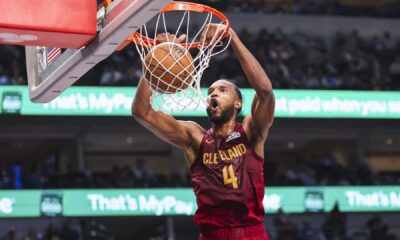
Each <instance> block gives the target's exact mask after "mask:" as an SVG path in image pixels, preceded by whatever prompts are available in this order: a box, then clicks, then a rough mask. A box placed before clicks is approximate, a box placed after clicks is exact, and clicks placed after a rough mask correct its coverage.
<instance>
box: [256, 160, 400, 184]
mask: <svg viewBox="0 0 400 240" xmlns="http://www.w3.org/2000/svg"><path fill="white" fill-rule="evenodd" d="M348 163H349V164H348V165H347V166H344V165H343V164H340V163H339V162H338V161H337V160H335V159H334V158H333V157H331V156H329V155H325V156H313V157H312V158H311V159H307V160H304V159H301V158H293V159H291V160H289V161H288V162H287V163H286V165H285V167H283V169H282V166H278V164H277V162H276V161H268V159H267V160H266V161H265V164H264V171H265V174H264V178H265V179H264V182H265V185H267V186H360V185H361V186H364V185H399V184H400V175H399V172H373V171H372V170H371V169H370V167H369V166H368V165H367V164H366V163H360V162H359V161H358V160H357V159H353V158H350V159H349V160H348ZM280 169H281V170H280Z"/></svg>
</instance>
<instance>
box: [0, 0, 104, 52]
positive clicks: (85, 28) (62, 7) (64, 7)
mask: <svg viewBox="0 0 400 240" xmlns="http://www.w3.org/2000/svg"><path fill="white" fill-rule="evenodd" d="M0 9H2V12H1V14H0V43H3V44H18V45H30V46H50V47H61V48H80V47H82V46H84V45H86V44H87V43H88V42H90V41H91V40H92V39H93V38H94V37H95V36H96V12H97V1H96V0H79V1H77V0H8V1H7V0H1V1H0Z"/></svg>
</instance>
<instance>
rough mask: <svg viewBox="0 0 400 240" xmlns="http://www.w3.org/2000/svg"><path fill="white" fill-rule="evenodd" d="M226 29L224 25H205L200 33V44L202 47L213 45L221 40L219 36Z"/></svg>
mask: <svg viewBox="0 0 400 240" xmlns="http://www.w3.org/2000/svg"><path fill="white" fill-rule="evenodd" d="M227 27H228V26H227V25H225V24H216V23H210V24H207V25H206V26H205V27H204V30H203V32H202V33H201V37H200V42H202V43H204V45H213V44H214V43H215V42H216V41H219V40H221V37H222V36H221V35H222V34H224V33H225V31H226V28H227Z"/></svg>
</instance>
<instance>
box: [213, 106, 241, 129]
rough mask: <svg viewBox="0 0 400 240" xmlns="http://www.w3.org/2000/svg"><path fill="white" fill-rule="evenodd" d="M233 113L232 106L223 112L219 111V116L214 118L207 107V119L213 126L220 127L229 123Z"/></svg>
mask: <svg viewBox="0 0 400 240" xmlns="http://www.w3.org/2000/svg"><path fill="white" fill-rule="evenodd" d="M234 113H235V108H234V107H233V106H232V107H229V108H227V109H225V110H221V114H220V115H219V116H216V115H213V113H212V112H211V108H210V107H207V115H208V119H210V121H211V122H212V123H214V124H215V125H222V124H224V123H227V122H229V120H231V118H232V116H233V114H234Z"/></svg>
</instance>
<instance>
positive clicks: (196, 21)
mask: <svg viewBox="0 0 400 240" xmlns="http://www.w3.org/2000/svg"><path fill="white" fill-rule="evenodd" d="M167 20H168V21H167ZM167 22H168V25H167ZM210 24H219V25H217V26H218V28H219V27H221V28H222V27H224V28H225V30H224V32H223V33H222V34H215V35H214V36H213V37H212V39H211V40H210V41H208V42H207V43H206V42H205V41H202V40H201V35H202V33H203V32H207V31H208V30H209V28H210ZM229 27H230V26H229V21H228V19H227V17H226V16H225V15H224V14H223V13H221V12H220V11H218V10H216V9H214V8H211V7H209V6H205V5H202V4H197V3H191V2H171V3H169V5H167V7H165V8H164V9H162V10H161V11H160V13H159V14H158V15H156V17H154V18H153V19H152V20H150V21H149V22H147V23H146V24H144V25H143V26H142V27H140V28H139V30H138V31H137V32H135V33H134V34H133V35H132V36H131V37H130V39H129V40H130V41H133V42H134V43H135V46H136V49H137V51H138V53H139V55H140V58H141V60H142V63H143V64H142V70H143V72H144V73H149V72H150V73H151V74H152V71H151V69H149V67H148V65H146V57H147V59H148V56H149V55H153V57H154V51H153V50H154V49H155V47H156V46H158V45H159V44H160V43H161V42H159V41H157V40H155V39H156V36H157V35H158V34H161V33H172V34H174V36H175V37H174V39H168V42H176V39H177V37H179V36H180V35H182V34H185V35H186V40H185V41H184V42H181V43H174V44H180V45H181V46H182V47H183V48H182V49H183V50H184V51H185V52H184V53H183V54H182V55H183V56H185V55H186V54H189V55H193V62H192V64H191V66H190V68H191V69H193V71H190V73H187V72H188V71H186V73H185V79H181V77H180V76H179V74H177V75H176V76H175V77H176V78H178V79H179V80H180V81H182V84H176V80H174V86H168V87H172V88H178V90H177V91H175V92H174V93H168V92H167V93H166V91H164V92H162V91H161V92H160V91H158V90H159V85H163V86H164V85H165V84H166V82H165V80H163V79H161V77H160V76H159V74H158V75H152V76H151V77H148V74H146V75H145V79H146V81H147V83H148V84H149V86H150V87H151V89H152V93H153V94H152V99H151V100H152V103H153V106H155V107H156V108H158V109H160V110H165V111H174V112H180V111H184V110H196V109H198V108H205V106H206V105H205V98H204V97H203V95H202V92H201V88H200V81H201V77H202V75H203V72H204V70H205V69H206V68H208V66H209V62H210V59H211V57H212V56H215V55H217V54H219V53H222V52H223V51H225V50H226V49H227V47H228V46H229V42H230V39H231V36H230V34H229ZM215 32H216V33H219V32H220V31H218V29H217V31H215ZM224 39H226V40H227V41H223V40H224ZM170 49H171V52H170V53H169V54H170V55H173V54H174V53H173V52H172V51H173V50H172V49H173V48H172V47H171V48H170ZM157 61H158V62H157V64H158V65H162V64H163V63H162V62H163V59H161V60H160V59H157ZM164 69H166V71H168V72H169V74H171V71H170V69H168V67H167V68H164ZM184 70H187V69H184ZM150 78H151V81H150ZM154 78H157V81H156V82H155V81H154ZM188 80H190V81H188ZM158 83H159V84H158ZM177 86H179V87H177ZM155 102H156V104H155Z"/></svg>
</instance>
